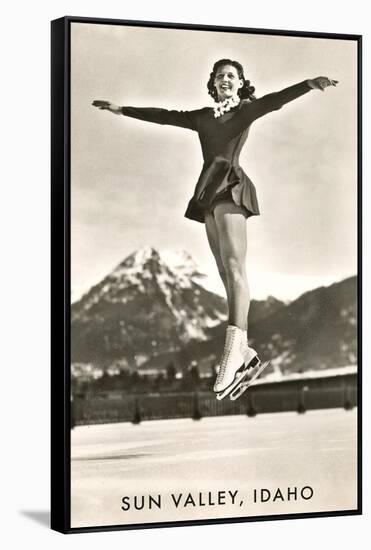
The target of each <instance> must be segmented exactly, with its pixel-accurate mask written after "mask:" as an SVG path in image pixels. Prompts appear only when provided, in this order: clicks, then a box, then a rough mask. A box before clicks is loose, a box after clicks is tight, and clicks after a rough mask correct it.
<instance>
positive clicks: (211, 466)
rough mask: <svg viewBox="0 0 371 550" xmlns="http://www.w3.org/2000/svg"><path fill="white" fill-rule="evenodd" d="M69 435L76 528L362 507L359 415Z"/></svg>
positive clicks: (85, 430)
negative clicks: (358, 476) (359, 480)
mask: <svg viewBox="0 0 371 550" xmlns="http://www.w3.org/2000/svg"><path fill="white" fill-rule="evenodd" d="M71 437H72V440H71V445H72V448H71V455H72V457H71V458H72V462H71V493H72V495H71V500H72V504H71V526H72V527H89V526H103V525H121V524H130V523H143V522H144V523H147V522H148V523H152V522H161V521H182V520H196V519H212V518H218V517H219V518H226V517H230V518H232V517H247V516H261V515H270V514H291V513H299V512H300V513H306V512H320V511H323V512H325V511H336V510H338V511H339V510H354V509H355V508H356V507H357V410H356V409H353V410H352V411H345V410H343V409H330V410H317V411H309V412H306V413H305V414H301V415H299V414H297V413H294V412H290V413H276V414H264V415H263V414H262V415H258V416H256V417H254V418H248V417H247V416H224V417H209V418H202V419H201V420H200V421H193V420H191V419H181V420H159V421H146V422H142V423H141V424H140V425H132V424H130V423H122V424H105V425H95V426H81V427H76V428H75V429H74V430H73V431H72V436H71ZM303 488H305V489H304V490H303ZM262 490H263V491H262ZM302 490H303V492H302ZM289 492H290V495H289ZM312 493H313V494H312ZM135 496H136V497H137V499H136V500H135V499H134V497H135ZM150 496H151V497H152V498H150ZM123 497H128V498H126V499H125V501H124V502H122V499H123ZM289 497H290V498H289ZM303 497H304V498H303ZM263 501H264V502H263ZM176 503H178V505H177V506H176ZM143 504H144V506H143V507H142V505H143ZM122 506H124V507H125V508H126V509H125V510H123V509H122ZM129 506H130V508H129ZM127 508H128V509H127ZM136 508H141V509H139V510H138V509H136Z"/></svg>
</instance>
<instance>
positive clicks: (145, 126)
mask: <svg viewBox="0 0 371 550" xmlns="http://www.w3.org/2000/svg"><path fill="white" fill-rule="evenodd" d="M70 52H71V68H70V69H71V73H70V79H71V81H70V84H71V112H70V125H71V135H70V137H71V143H70V155H71V181H70V192H71V242H70V245H71V316H70V338H71V341H70V344H71V350H70V352H71V365H70V374H71V387H70V396H69V397H70V400H71V455H70V468H71V479H70V490H71V501H70V506H71V509H70V511H71V516H70V521H71V528H72V530H73V529H84V528H96V527H113V526H122V527H123V528H124V527H127V526H130V525H133V526H134V525H135V526H137V527H140V526H141V525H143V524H167V523H168V522H196V521H207V520H220V521H222V520H225V519H227V518H229V519H234V520H246V519H248V520H252V519H254V518H257V517H260V516H266V517H267V518H270V517H272V516H274V517H277V516H280V517H281V516H282V517H289V516H290V517H291V515H293V514H294V515H296V514H304V515H305V514H330V513H355V512H356V511H357V510H358V502H359V488H358V475H359V471H358V455H357V452H358V451H357V449H358V445H359V440H358V418H359V416H358V415H359V409H358V405H359V403H358V391H359V370H358V367H359V366H358V310H357V309H358V308H357V304H358V298H359V296H358V277H357V276H358V263H357V246H358V242H357V219H358V212H357V193H358V185H359V182H358V180H357V177H358V167H357V155H358V149H357V131H358V125H357V113H358V111H357V108H358V104H357V99H358V96H357V94H358V87H357V86H358V80H357V78H358V77H357V63H358V53H357V52H358V50H357V41H356V40H354V39H353V40H352V39H351V37H349V39H345V38H340V37H339V38H338V37H336V36H335V35H334V36H332V37H331V36H330V35H327V36H326V37H325V36H323V37H320V36H309V35H300V33H298V35H295V36H294V35H285V34H284V33H282V34H274V33H272V34H270V33H269V32H268V31H267V32H251V31H250V32H249V30H248V29H246V31H244V32H243V31H241V32H228V31H226V30H223V31H221V30H220V29H217V28H215V29H214V30H213V31H212V32H210V31H209V30H206V29H203V28H191V27H190V28H183V29H180V28H179V29H177V28H171V27H169V28H156V27H155V26H153V27H152V26H146V25H143V26H140V25H139V26H131V25H130V23H129V22H126V23H124V22H123V24H120V22H115V23H111V24H107V23H103V22H102V23H100V22H99V20H98V21H92V22H89V21H88V20H87V21H81V20H80V21H72V22H71V23H70ZM174 59H176V63H174Z"/></svg>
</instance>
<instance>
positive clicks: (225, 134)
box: [93, 59, 337, 399]
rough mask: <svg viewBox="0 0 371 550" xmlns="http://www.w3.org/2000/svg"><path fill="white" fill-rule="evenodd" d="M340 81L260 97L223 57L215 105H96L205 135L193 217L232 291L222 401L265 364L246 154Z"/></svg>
mask: <svg viewBox="0 0 371 550" xmlns="http://www.w3.org/2000/svg"><path fill="white" fill-rule="evenodd" d="M336 84H337V81H336V80H330V79H329V78H327V77H323V76H320V77H317V78H314V79H310V80H304V81H302V82H300V83H298V84H295V85H293V86H290V87H288V88H285V89H283V90H281V91H279V92H275V93H271V94H267V95H265V96H263V97H261V98H259V99H256V98H255V95H254V91H255V88H254V87H253V86H251V85H250V81H249V80H246V78H245V76H244V71H243V67H242V66H241V65H240V63H238V62H237V61H232V60H231V59H221V60H219V61H217V62H216V63H215V64H214V67H213V70H212V72H211V74H210V79H209V81H208V83H207V88H208V93H209V94H210V95H211V97H212V98H213V99H214V101H215V106H214V108H213V107H204V108H201V109H197V110H194V111H174V110H172V111H169V110H166V109H159V108H146V107H145V108H138V107H121V106H118V105H115V104H113V103H110V102H109V101H104V100H95V101H93V105H94V106H95V107H98V108H99V109H103V110H107V111H110V112H111V113H113V114H116V115H125V116H130V117H134V118H137V119H140V120H145V121H148V122H154V123H157V124H169V125H173V126H181V127H183V128H188V129H190V130H193V131H195V132H197V133H198V136H199V139H200V142H201V148H202V153H203V157H204V165H203V168H202V171H201V174H200V177H199V179H198V182H197V185H196V188H195V191H194V194H193V197H192V198H191V200H190V202H189V204H188V207H187V210H186V212H185V217H187V218H189V219H191V220H195V221H198V222H201V223H205V227H206V235H207V238H208V242H209V245H210V248H211V251H212V253H213V255H214V258H215V261H216V265H217V268H218V271H219V274H220V277H221V279H222V281H223V284H224V287H225V291H226V294H227V302H228V311H229V318H228V327H227V331H226V338H225V344H224V350H223V353H222V357H221V360H220V363H219V371H218V375H217V378H216V381H215V385H214V391H215V392H217V398H218V399H222V398H224V397H225V396H226V395H229V394H230V395H231V399H236V398H237V397H239V396H240V395H241V393H242V391H244V389H246V387H247V385H250V384H251V383H252V382H253V380H255V378H256V377H257V376H258V375H259V374H260V372H261V371H262V369H263V368H264V366H265V364H263V365H262V364H261V362H260V360H259V358H258V357H257V353H256V351H255V350H254V349H252V348H251V347H249V344H248V337H247V319H248V312H249V305H250V295H249V286H248V281H247V276H246V248H247V246H246V244H247V236H246V220H247V218H249V217H250V216H256V215H259V206H258V200H257V196H256V191H255V187H254V184H253V183H252V181H251V180H250V179H249V178H248V176H247V175H246V174H245V172H244V171H243V169H242V168H241V167H240V165H239V154H240V151H241V149H242V147H243V145H244V143H245V141H246V139H247V136H248V133H249V129H250V126H251V124H252V123H253V122H254V121H255V120H257V119H258V118H260V117H262V116H264V115H266V114H267V113H270V112H271V111H275V110H278V109H280V108H281V107H282V106H283V105H285V104H286V103H288V102H290V101H292V100H294V99H296V98H298V97H300V96H302V95H304V94H306V93H308V92H309V91H310V90H313V89H317V90H322V91H323V90H324V89H325V88H326V87H328V86H336ZM246 379H247V384H246ZM244 382H245V384H244ZM241 388H242V391H240V392H238V390H239V389H241ZM232 395H233V397H232Z"/></svg>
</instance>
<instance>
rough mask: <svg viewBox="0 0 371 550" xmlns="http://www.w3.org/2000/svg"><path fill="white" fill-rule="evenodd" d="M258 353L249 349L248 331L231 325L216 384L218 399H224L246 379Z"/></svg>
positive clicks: (228, 328) (215, 389)
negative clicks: (247, 372)
mask: <svg viewBox="0 0 371 550" xmlns="http://www.w3.org/2000/svg"><path fill="white" fill-rule="evenodd" d="M255 357H256V351H255V350H253V349H252V348H249V346H248V343H247V335H246V331H243V330H241V329H240V328H238V327H235V326H233V325H229V326H228V327H227V333H226V339H225V344H224V350H223V355H222V359H221V362H220V367H219V372H218V376H217V378H216V381H215V384H214V391H215V392H217V393H218V395H217V399H223V398H224V397H225V396H226V395H228V394H229V393H230V392H231V391H232V390H233V389H234V388H235V387H236V385H237V384H238V383H239V382H240V380H241V379H242V378H244V377H245V375H246V371H247V370H248V368H249V366H250V363H251V362H252V361H253V360H254V358H255Z"/></svg>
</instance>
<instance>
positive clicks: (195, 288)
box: [71, 247, 226, 366]
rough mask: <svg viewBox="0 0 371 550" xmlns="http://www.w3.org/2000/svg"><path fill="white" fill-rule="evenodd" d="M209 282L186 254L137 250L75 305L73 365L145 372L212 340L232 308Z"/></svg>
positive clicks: (72, 322)
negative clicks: (144, 367) (155, 361)
mask: <svg viewBox="0 0 371 550" xmlns="http://www.w3.org/2000/svg"><path fill="white" fill-rule="evenodd" d="M204 277H205V275H203V274H202V273H201V272H200V271H199V269H198V268H197V265H196V264H195V262H194V261H193V259H192V258H191V256H190V255H189V254H188V253H187V252H186V251H180V252H170V251H162V252H159V251H157V250H155V249H154V248H151V247H143V248H141V249H139V250H137V251H136V252H134V253H133V254H131V255H130V256H128V257H127V258H126V259H125V260H124V261H123V262H121V263H120V264H119V265H118V266H117V267H116V268H115V269H114V270H113V271H112V272H111V273H110V274H109V275H108V276H107V277H105V278H104V279H103V280H102V281H101V282H100V283H99V284H97V285H96V286H94V287H93V288H92V289H91V290H90V291H89V292H88V293H87V294H85V295H84V296H83V297H82V298H81V299H80V300H79V301H78V302H76V303H75V304H73V305H72V315H71V328H72V330H71V344H72V349H71V351H72V360H73V361H97V362H100V363H102V362H103V363H106V362H110V361H112V359H117V360H121V361H123V363H125V361H126V362H127V363H128V364H135V365H136V366H140V365H141V364H143V363H145V362H146V361H147V360H148V359H149V358H150V357H154V356H156V355H159V354H163V353H168V352H174V351H177V350H179V349H181V348H182V347H183V346H184V345H185V344H187V343H189V342H190V341H205V340H208V339H209V337H210V331H211V329H212V328H213V327H216V326H218V325H220V324H221V323H222V322H223V321H225V320H226V303H225V300H224V299H223V298H221V297H220V296H218V295H216V294H213V293H212V292H209V291H208V290H206V289H205V288H204V287H203V286H202V284H201V282H202V280H203V278H204Z"/></svg>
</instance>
